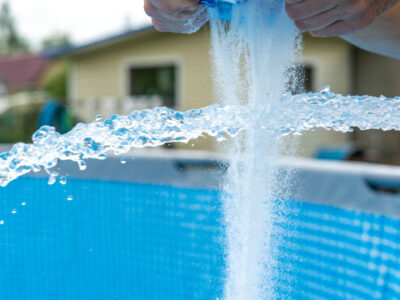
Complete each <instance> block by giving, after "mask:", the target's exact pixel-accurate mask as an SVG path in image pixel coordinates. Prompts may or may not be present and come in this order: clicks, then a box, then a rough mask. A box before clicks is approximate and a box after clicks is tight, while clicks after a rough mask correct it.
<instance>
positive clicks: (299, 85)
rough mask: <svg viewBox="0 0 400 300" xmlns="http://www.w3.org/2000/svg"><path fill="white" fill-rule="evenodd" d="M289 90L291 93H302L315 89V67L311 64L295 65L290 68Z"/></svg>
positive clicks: (287, 85)
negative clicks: (313, 79)
mask: <svg viewBox="0 0 400 300" xmlns="http://www.w3.org/2000/svg"><path fill="white" fill-rule="evenodd" d="M287 74H288V81H287V84H286V88H287V91H289V92H290V93H291V94H301V93H307V92H311V91H312V90H313V81H312V78H313V69H312V67H310V66H305V65H294V66H292V67H290V68H289V70H288V72H287Z"/></svg>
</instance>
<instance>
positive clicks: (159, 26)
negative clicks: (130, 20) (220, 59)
mask: <svg viewBox="0 0 400 300" xmlns="http://www.w3.org/2000/svg"><path fill="white" fill-rule="evenodd" d="M207 20H208V14H207V11H206V10H203V11H202V13H200V14H199V15H198V16H197V18H194V19H193V20H192V21H190V22H187V23H186V24H184V25H180V24H176V23H174V22H167V21H164V20H161V19H157V18H153V19H152V22H153V25H154V28H155V29H156V30H157V31H160V32H173V33H193V32H196V31H197V30H199V29H200V27H201V26H203V25H204V23H206V22H207Z"/></svg>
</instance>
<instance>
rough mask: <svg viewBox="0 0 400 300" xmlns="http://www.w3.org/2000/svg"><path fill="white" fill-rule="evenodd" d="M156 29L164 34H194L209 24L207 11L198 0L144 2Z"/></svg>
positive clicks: (151, 0)
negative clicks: (205, 24)
mask: <svg viewBox="0 0 400 300" xmlns="http://www.w3.org/2000/svg"><path fill="white" fill-rule="evenodd" d="M144 10H145V12H146V14H147V15H149V16H150V17H151V20H152V22H153V25H154V28H155V29H156V30H158V31H162V32H175V33H193V32H196V31H197V30H199V29H200V27H201V26H203V25H204V23H206V22H207V19H208V15H207V9H206V8H205V7H204V6H203V5H200V4H199V3H198V2H197V1H196V0H144Z"/></svg>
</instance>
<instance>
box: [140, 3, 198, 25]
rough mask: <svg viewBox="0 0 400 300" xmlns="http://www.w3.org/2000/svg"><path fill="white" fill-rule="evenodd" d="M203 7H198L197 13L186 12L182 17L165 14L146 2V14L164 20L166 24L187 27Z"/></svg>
mask: <svg viewBox="0 0 400 300" xmlns="http://www.w3.org/2000/svg"><path fill="white" fill-rule="evenodd" d="M203 9H204V8H203V7H198V8H197V11H194V12H185V13H181V14H180V15H176V14H175V13H165V12H162V11H160V10H159V9H158V8H157V7H155V6H154V5H153V4H152V3H151V2H150V1H146V2H145V6H144V10H145V12H146V14H147V15H148V16H150V17H152V18H154V19H158V20H162V21H164V22H171V23H176V24H177V25H185V24H186V23H187V22H188V21H189V20H190V19H191V18H194V17H195V16H196V15H197V14H198V13H199V11H202V10H203Z"/></svg>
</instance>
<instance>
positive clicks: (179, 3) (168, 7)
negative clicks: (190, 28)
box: [148, 0, 200, 14]
mask: <svg viewBox="0 0 400 300" xmlns="http://www.w3.org/2000/svg"><path fill="white" fill-rule="evenodd" d="M148 1H150V2H151V3H152V4H153V6H155V7H156V8H157V9H159V10H160V12H161V13H166V14H180V13H182V12H189V13H190V12H195V11H196V10H197V9H198V8H199V6H200V4H199V3H198V2H197V1H196V0H175V1H170V0H148Z"/></svg>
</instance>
